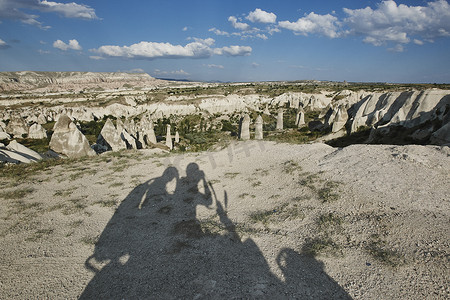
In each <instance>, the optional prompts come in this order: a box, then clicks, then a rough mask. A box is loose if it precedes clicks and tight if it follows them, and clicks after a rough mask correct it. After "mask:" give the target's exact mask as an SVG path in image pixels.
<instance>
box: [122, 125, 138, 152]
mask: <svg viewBox="0 0 450 300" xmlns="http://www.w3.org/2000/svg"><path fill="white" fill-rule="evenodd" d="M120 138H121V139H122V140H123V141H124V142H125V143H126V145H127V148H128V149H137V145H136V139H135V138H134V137H132V136H131V135H130V134H129V133H128V132H127V131H126V130H125V129H122V132H121V133H120Z"/></svg>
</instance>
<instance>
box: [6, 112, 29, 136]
mask: <svg viewBox="0 0 450 300" xmlns="http://www.w3.org/2000/svg"><path fill="white" fill-rule="evenodd" d="M6 132H7V133H9V134H11V135H13V136H14V137H22V135H23V134H28V126H27V124H26V123H25V121H24V119H23V118H22V117H21V116H12V117H11V120H9V123H8V125H7V126H6Z"/></svg>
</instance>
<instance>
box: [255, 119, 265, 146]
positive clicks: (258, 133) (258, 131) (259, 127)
mask: <svg viewBox="0 0 450 300" xmlns="http://www.w3.org/2000/svg"><path fill="white" fill-rule="evenodd" d="M263 123H264V121H263V118H262V117H261V116H260V115H259V116H258V117H257V118H256V121H255V140H262V139H263Z"/></svg>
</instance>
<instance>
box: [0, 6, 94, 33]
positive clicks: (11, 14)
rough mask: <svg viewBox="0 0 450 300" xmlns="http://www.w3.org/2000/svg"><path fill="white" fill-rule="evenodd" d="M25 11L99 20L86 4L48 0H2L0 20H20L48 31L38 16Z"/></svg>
mask: <svg viewBox="0 0 450 300" xmlns="http://www.w3.org/2000/svg"><path fill="white" fill-rule="evenodd" d="M24 10H25V11H30V10H32V11H33V10H34V11H36V10H37V11H40V12H49V13H57V14H59V15H62V16H64V17H66V18H78V19H85V20H92V19H98V17H97V15H96V14H95V10H94V9H93V8H91V7H89V6H87V5H84V4H77V3H75V2H72V3H60V2H53V1H46V0H1V1H0V19H10V20H18V21H21V22H22V23H24V24H29V25H34V26H38V27H40V28H42V29H48V28H50V26H43V25H42V23H41V22H39V21H38V20H37V19H38V18H39V16H38V15H35V14H30V13H26V12H24Z"/></svg>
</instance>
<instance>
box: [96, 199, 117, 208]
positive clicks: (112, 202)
mask: <svg viewBox="0 0 450 300" xmlns="http://www.w3.org/2000/svg"><path fill="white" fill-rule="evenodd" d="M94 204H98V205H100V206H101V207H114V206H116V200H100V201H96V202H94Z"/></svg>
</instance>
